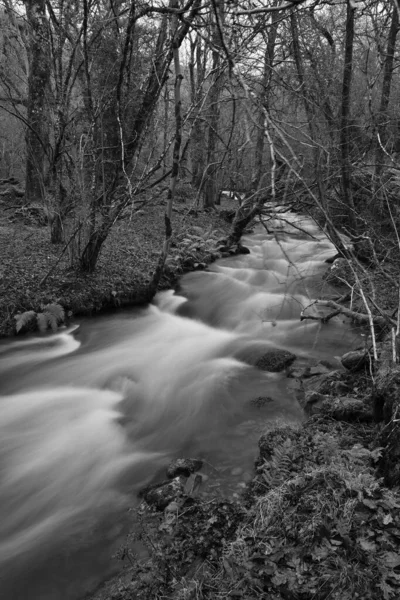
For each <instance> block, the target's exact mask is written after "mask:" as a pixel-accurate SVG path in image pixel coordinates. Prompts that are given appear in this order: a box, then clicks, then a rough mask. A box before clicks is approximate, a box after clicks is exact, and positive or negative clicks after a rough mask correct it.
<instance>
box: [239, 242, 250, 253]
mask: <svg viewBox="0 0 400 600" xmlns="http://www.w3.org/2000/svg"><path fill="white" fill-rule="evenodd" d="M237 254H250V250H249V249H248V248H247V246H242V244H238V245H237Z"/></svg>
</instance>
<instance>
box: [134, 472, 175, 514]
mask: <svg viewBox="0 0 400 600" xmlns="http://www.w3.org/2000/svg"><path fill="white" fill-rule="evenodd" d="M184 489H185V488H184V482H183V480H182V479H181V478H180V477H175V479H172V480H167V481H163V482H162V483H156V484H153V485H149V486H147V487H146V488H144V489H143V490H142V491H141V492H140V494H139V495H140V496H141V497H142V498H144V500H145V501H146V502H147V504H148V505H149V506H153V507H154V508H156V509H157V510H164V509H165V508H166V507H167V506H168V504H170V502H173V501H175V500H177V499H178V498H180V497H182V496H183V494H184Z"/></svg>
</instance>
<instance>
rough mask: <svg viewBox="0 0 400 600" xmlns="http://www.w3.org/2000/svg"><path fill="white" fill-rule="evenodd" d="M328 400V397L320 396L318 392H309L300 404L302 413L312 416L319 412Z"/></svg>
mask: <svg viewBox="0 0 400 600" xmlns="http://www.w3.org/2000/svg"><path fill="white" fill-rule="evenodd" d="M328 399H329V396H326V395H325V394H320V393H319V392H314V391H310V392H307V393H306V394H305V396H304V399H303V401H301V402H300V404H301V406H302V408H303V409H304V412H305V413H306V415H308V416H312V415H315V414H318V413H319V412H321V409H322V407H323V406H324V403H325V401H327V400H328Z"/></svg>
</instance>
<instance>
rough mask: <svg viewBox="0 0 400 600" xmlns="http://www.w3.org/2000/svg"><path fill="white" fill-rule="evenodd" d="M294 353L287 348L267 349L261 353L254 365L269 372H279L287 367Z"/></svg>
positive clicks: (294, 356) (292, 359)
mask: <svg viewBox="0 0 400 600" xmlns="http://www.w3.org/2000/svg"><path fill="white" fill-rule="evenodd" d="M296 358H297V357H296V355H295V354H292V353H291V352H288V351H287V350H278V349H276V350H269V351H268V352H266V353H265V354H263V355H262V356H261V357H260V358H259V359H258V360H257V362H256V367H258V368H259V369H262V370H263V371H269V372H270V373H279V372H280V371H284V370H285V369H286V368H287V367H289V366H290V365H291V364H292V362H293V361H294V360H296Z"/></svg>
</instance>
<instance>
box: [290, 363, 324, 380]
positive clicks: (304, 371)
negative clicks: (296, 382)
mask: <svg viewBox="0 0 400 600" xmlns="http://www.w3.org/2000/svg"><path fill="white" fill-rule="evenodd" d="M329 372H330V371H329V369H328V368H327V367H325V366H324V365H322V364H318V365H316V366H314V367H303V368H301V367H299V368H296V369H290V370H289V372H288V377H291V378H292V379H310V378H311V377H318V376H319V375H327V374H328V373H329Z"/></svg>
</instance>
